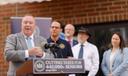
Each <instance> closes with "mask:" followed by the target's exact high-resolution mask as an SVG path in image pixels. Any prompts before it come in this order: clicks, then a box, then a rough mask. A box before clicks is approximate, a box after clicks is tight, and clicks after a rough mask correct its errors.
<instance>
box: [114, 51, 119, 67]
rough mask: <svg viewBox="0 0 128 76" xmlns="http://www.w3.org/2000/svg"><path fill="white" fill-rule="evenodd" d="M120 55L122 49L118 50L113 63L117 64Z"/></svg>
mask: <svg viewBox="0 0 128 76" xmlns="http://www.w3.org/2000/svg"><path fill="white" fill-rule="evenodd" d="M119 57H120V51H119V50H117V52H116V54H115V56H114V61H113V65H117V63H118V62H117V61H118V58H119ZM115 68H117V66H114V67H113V69H115Z"/></svg>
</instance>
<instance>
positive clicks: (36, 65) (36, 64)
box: [16, 58, 85, 76]
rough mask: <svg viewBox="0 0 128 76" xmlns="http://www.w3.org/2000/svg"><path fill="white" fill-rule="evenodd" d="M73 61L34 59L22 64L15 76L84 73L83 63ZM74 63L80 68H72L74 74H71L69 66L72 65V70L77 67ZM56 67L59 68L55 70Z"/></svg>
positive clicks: (60, 75)
mask: <svg viewBox="0 0 128 76" xmlns="http://www.w3.org/2000/svg"><path fill="white" fill-rule="evenodd" d="M73 61H74V62H73ZM73 61H72V59H71V60H70V59H36V58H35V59H33V60H29V61H26V62H24V64H22V65H21V66H20V67H19V68H17V70H16V76H42V75H44V74H45V76H65V75H66V74H68V73H84V71H85V69H84V65H83V64H84V61H82V63H80V62H77V61H78V60H73ZM80 61H81V60H80ZM70 63H71V64H70ZM73 63H75V65H74V64H73ZM76 63H77V64H79V65H80V68H79V69H78V70H77V69H76V68H74V72H72V69H70V67H71V66H70V65H72V67H71V68H73V65H74V66H75V67H76V66H77V65H76ZM81 64H82V65H81ZM51 66H52V67H51ZM54 66H55V67H54ZM56 66H61V68H60V67H58V68H56ZM43 67H45V68H43ZM67 68H68V69H67ZM51 69H52V70H51ZM53 70H54V71H53Z"/></svg>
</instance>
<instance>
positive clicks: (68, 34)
mask: <svg viewBox="0 0 128 76" xmlns="http://www.w3.org/2000/svg"><path fill="white" fill-rule="evenodd" d="M64 30H65V36H66V37H73V35H74V33H75V27H74V26H73V25H72V24H67V25H66V26H65V28H64Z"/></svg>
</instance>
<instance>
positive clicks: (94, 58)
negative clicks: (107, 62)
mask: <svg viewBox="0 0 128 76" xmlns="http://www.w3.org/2000/svg"><path fill="white" fill-rule="evenodd" d="M80 45H81V44H80V43H78V44H77V45H75V46H74V47H72V52H73V56H74V58H78V55H79V51H80ZM83 45H84V46H83V49H84V51H83V59H84V62H85V70H86V71H89V74H88V76H95V75H96V73H97V72H98V69H99V54H98V49H97V47H96V46H95V45H93V44H91V43H89V42H85V43H84V44H83Z"/></svg>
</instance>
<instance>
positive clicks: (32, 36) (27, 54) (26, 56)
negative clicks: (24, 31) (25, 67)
mask: <svg viewBox="0 0 128 76" xmlns="http://www.w3.org/2000/svg"><path fill="white" fill-rule="evenodd" d="M29 37H30V38H31V43H32V47H35V44H34V35H33V34H32V35H31V36H29ZM24 38H25V41H26V44H27V46H28V43H27V36H26V35H24ZM28 57H29V53H28V50H25V58H28ZM44 57H45V53H44V54H43V56H42V57H41V58H44Z"/></svg>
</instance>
